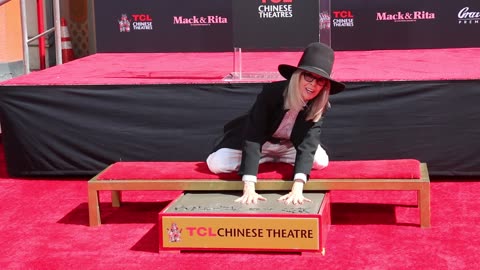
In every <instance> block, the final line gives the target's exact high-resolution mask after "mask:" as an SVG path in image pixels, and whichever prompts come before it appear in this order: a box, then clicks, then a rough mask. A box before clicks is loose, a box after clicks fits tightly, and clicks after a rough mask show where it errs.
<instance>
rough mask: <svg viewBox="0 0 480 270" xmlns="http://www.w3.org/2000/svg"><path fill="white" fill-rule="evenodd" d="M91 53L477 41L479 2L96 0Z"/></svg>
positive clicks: (451, 44) (439, 44)
mask: <svg viewBox="0 0 480 270" xmlns="http://www.w3.org/2000/svg"><path fill="white" fill-rule="evenodd" d="M94 10H95V37H96V45H97V52H219V51H232V50H233V47H243V48H248V49H259V50H264V49H265V50H288V49H298V48H303V47H305V46H306V45H307V44H308V43H310V42H312V41H318V40H320V41H322V42H325V43H330V44H331V46H332V47H333V48H334V49H335V50H384V49H425V48H463V47H479V46H480V35H479V34H478V33H480V1H478V0H455V1H438V0H423V1H418V0H388V1H386V0H97V1H95V2H94Z"/></svg>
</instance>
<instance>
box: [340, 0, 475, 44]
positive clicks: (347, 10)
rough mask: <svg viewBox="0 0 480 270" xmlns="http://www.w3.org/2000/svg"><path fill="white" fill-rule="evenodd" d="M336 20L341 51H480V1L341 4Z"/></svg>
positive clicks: (350, 0) (348, 0) (347, 0)
mask: <svg viewBox="0 0 480 270" xmlns="http://www.w3.org/2000/svg"><path fill="white" fill-rule="evenodd" d="M331 15H332V33H333V35H332V39H333V40H332V44H333V47H334V49H336V50H384V49H430V48H433V49H434V48H466V47H478V46H479V45H480V35H479V34H478V33H479V32H480V1H478V0H456V1H437V0H424V1H418V0H402V1H385V0H335V1H333V2H332V14H331Z"/></svg>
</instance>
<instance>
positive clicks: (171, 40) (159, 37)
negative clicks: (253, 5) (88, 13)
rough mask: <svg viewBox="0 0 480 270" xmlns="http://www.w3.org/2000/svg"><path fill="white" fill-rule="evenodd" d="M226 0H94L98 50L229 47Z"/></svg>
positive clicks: (177, 49) (144, 50) (149, 50)
mask: <svg viewBox="0 0 480 270" xmlns="http://www.w3.org/2000/svg"><path fill="white" fill-rule="evenodd" d="M231 13H232V3H231V1H225V0H202V1H194V0H175V1H151V0H136V1H130V0H101V1H95V24H96V39H97V40H96V41H97V52H100V53H101V52H215V51H231V48H232V24H231V20H232V19H231V17H232V16H231Z"/></svg>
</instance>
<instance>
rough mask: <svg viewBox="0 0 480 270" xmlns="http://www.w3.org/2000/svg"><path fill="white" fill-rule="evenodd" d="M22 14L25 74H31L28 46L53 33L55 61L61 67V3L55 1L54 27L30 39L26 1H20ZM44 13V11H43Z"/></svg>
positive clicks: (5, 0)
mask: <svg viewBox="0 0 480 270" xmlns="http://www.w3.org/2000/svg"><path fill="white" fill-rule="evenodd" d="M8 1H10V0H0V4H3V3H6V2H8ZM20 12H21V14H20V15H21V20H22V44H23V70H24V73H25V74H28V73H30V53H29V51H28V44H29V43H30V42H32V41H34V40H36V39H38V38H40V37H42V36H44V35H47V34H49V33H51V32H55V60H56V63H57V65H61V64H62V63H63V62H62V31H61V29H62V27H61V21H60V3H59V0H53V19H54V26H53V27H52V28H50V29H47V30H46V31H44V32H42V33H39V34H38V35H36V36H34V37H32V38H30V39H29V38H28V29H27V8H26V3H25V0H20ZM42 12H43V11H42Z"/></svg>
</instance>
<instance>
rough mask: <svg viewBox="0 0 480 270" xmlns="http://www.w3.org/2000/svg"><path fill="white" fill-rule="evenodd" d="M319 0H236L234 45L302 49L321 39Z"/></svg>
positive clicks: (234, 8) (269, 48) (249, 47)
mask: <svg viewBox="0 0 480 270" xmlns="http://www.w3.org/2000/svg"><path fill="white" fill-rule="evenodd" d="M319 6H320V4H319V0H233V45H234V47H240V48H246V49H252V50H255V49H260V50H261V49H267V50H292V49H297V50H302V49H303V48H305V46H306V45H308V44H309V43H311V42H315V41H319V32H320V29H319V26H320V16H319V15H320V10H319Z"/></svg>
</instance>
